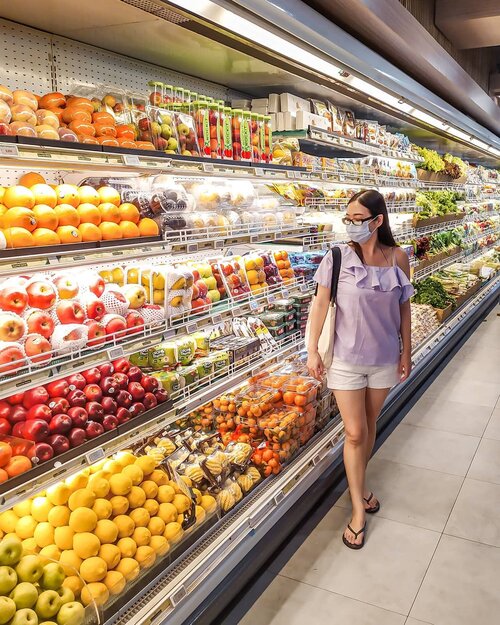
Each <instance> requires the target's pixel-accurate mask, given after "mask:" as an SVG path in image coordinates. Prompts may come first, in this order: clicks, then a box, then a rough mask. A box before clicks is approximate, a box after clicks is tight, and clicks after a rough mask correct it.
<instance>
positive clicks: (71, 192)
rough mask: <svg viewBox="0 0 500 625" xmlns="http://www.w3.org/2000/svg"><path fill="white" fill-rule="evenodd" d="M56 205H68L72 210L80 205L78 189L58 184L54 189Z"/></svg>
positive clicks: (72, 185) (73, 186)
mask: <svg viewBox="0 0 500 625" xmlns="http://www.w3.org/2000/svg"><path fill="white" fill-rule="evenodd" d="M56 193H57V203H58V204H70V205H71V206H73V207H74V208H76V207H77V206H78V204H80V196H79V195H78V187H77V186H76V185H74V184H58V185H57V187H56Z"/></svg>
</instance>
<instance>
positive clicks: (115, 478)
mask: <svg viewBox="0 0 500 625" xmlns="http://www.w3.org/2000/svg"><path fill="white" fill-rule="evenodd" d="M118 466H119V465H118ZM120 468H121V467H120ZM109 486H110V491H111V493H112V494H113V495H128V494H129V493H130V491H131V490H132V486H133V485H132V480H131V479H130V478H129V477H128V476H127V475H123V474H122V473H115V474H113V475H112V476H111V477H110V478H109Z"/></svg>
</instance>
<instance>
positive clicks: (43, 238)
mask: <svg viewBox="0 0 500 625" xmlns="http://www.w3.org/2000/svg"><path fill="white" fill-rule="evenodd" d="M33 241H34V243H35V245H59V244H60V243H61V239H60V238H59V237H58V236H57V234H56V233H55V232H54V231H53V230H49V229H48V228H37V229H36V230H34V231H33Z"/></svg>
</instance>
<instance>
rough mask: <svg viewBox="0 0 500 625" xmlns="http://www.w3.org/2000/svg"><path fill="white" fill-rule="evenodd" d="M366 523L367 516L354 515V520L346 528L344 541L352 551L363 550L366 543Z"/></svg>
mask: <svg viewBox="0 0 500 625" xmlns="http://www.w3.org/2000/svg"><path fill="white" fill-rule="evenodd" d="M365 534H366V521H365V516H364V514H363V515H356V514H353V516H352V520H351V522H350V523H349V525H348V526H347V527H346V530H345V532H344V535H343V536H342V540H343V541H344V545H346V547H349V548H350V549H361V547H362V546H363V545H364V543H365Z"/></svg>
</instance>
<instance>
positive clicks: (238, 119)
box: [231, 109, 243, 161]
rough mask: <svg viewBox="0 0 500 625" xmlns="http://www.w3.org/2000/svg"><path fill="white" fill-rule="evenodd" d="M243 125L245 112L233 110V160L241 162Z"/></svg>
mask: <svg viewBox="0 0 500 625" xmlns="http://www.w3.org/2000/svg"><path fill="white" fill-rule="evenodd" d="M242 123H243V111H242V110H241V109H233V111H232V118H231V128H232V135H233V159H234V160H235V161H241V125H242Z"/></svg>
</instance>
